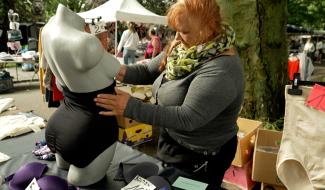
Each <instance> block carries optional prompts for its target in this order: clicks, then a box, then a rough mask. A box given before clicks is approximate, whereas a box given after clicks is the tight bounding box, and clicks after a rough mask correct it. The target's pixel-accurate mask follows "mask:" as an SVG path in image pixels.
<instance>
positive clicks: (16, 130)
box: [0, 112, 45, 140]
mask: <svg viewBox="0 0 325 190" xmlns="http://www.w3.org/2000/svg"><path fill="white" fill-rule="evenodd" d="M44 127H45V120H44V119H43V118H41V117H39V116H37V115H35V114H34V113H33V112H20V113H17V114H16V115H5V116H0V140H2V139H4V138H6V137H14V136H18V135H21V134H25V133H28V132H30V131H34V132H38V131H41V128H44Z"/></svg>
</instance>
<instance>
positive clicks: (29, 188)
mask: <svg viewBox="0 0 325 190" xmlns="http://www.w3.org/2000/svg"><path fill="white" fill-rule="evenodd" d="M40 189H41V188H40V187H39V186H38V184H37V181H36V178H34V179H33V181H32V182H30V184H29V185H28V186H27V187H26V189H25V190H40Z"/></svg>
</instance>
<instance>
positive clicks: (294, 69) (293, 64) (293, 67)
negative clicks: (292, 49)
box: [288, 55, 300, 80]
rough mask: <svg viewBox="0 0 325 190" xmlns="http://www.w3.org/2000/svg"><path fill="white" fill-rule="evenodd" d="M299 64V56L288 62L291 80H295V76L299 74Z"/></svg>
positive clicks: (293, 56) (290, 58)
mask: <svg viewBox="0 0 325 190" xmlns="http://www.w3.org/2000/svg"><path fill="white" fill-rule="evenodd" d="M299 64H300V60H299V59H298V57H297V56H295V55H291V56H290V57H289V60H288V74H289V79H290V80H293V75H294V74H295V73H299Z"/></svg>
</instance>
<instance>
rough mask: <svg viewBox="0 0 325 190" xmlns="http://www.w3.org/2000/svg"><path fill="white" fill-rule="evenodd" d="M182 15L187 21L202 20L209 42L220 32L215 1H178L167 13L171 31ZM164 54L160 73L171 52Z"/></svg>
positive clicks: (219, 18)
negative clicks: (208, 32) (208, 34)
mask: <svg viewBox="0 0 325 190" xmlns="http://www.w3.org/2000/svg"><path fill="white" fill-rule="evenodd" d="M184 14H185V15H186V16H187V17H188V18H189V19H191V17H192V18H193V17H194V18H198V19H200V20H202V22H201V23H202V27H207V30H208V31H211V33H210V36H206V38H207V40H211V38H212V37H215V36H216V35H217V34H218V33H220V31H221V27H220V24H221V16H220V7H219V5H218V4H217V2H216V0H178V1H177V3H175V4H174V5H172V6H171V7H170V8H169V10H168V12H167V21H168V25H169V26H170V27H171V28H172V29H174V30H177V24H178V23H179V18H180V16H184ZM211 34H212V36H211ZM171 48H173V47H171ZM166 52H167V53H166V57H165V59H163V61H162V62H161V64H160V70H161V71H162V70H164V69H165V65H166V63H167V56H168V53H169V52H171V51H170V50H169V49H167V51H166Z"/></svg>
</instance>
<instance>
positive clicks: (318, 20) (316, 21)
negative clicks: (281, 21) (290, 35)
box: [288, 0, 325, 30]
mask: <svg viewBox="0 0 325 190" xmlns="http://www.w3.org/2000/svg"><path fill="white" fill-rule="evenodd" d="M324 15H325V0H288V24H294V25H297V26H303V27H307V28H312V29H318V30H324V29H325V17H324Z"/></svg>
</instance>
